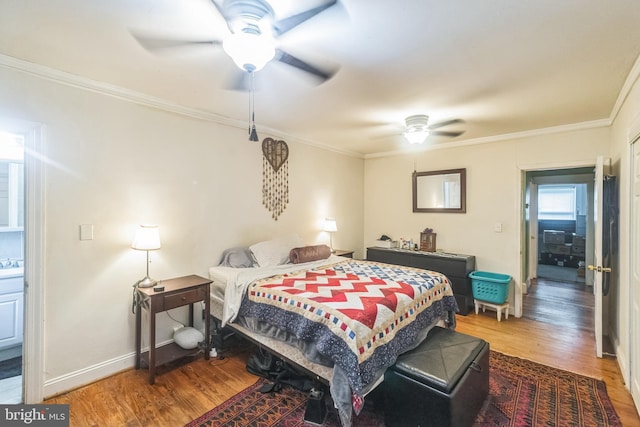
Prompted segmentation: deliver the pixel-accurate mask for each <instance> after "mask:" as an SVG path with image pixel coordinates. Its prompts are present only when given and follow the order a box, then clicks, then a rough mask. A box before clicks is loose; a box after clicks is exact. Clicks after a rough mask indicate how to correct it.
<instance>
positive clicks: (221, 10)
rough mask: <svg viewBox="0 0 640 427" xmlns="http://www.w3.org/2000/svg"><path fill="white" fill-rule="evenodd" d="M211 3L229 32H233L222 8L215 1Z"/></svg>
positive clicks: (212, 0)
mask: <svg viewBox="0 0 640 427" xmlns="http://www.w3.org/2000/svg"><path fill="white" fill-rule="evenodd" d="M211 3H213V6H214V7H215V8H216V10H217V11H218V13H219V14H220V16H221V17H222V19H224V20H225V22H226V23H227V27H228V28H229V31H231V32H233V30H232V29H231V23H230V22H229V17H228V16H226V15H225V14H224V9H223V8H222V6H220V5H219V4H218V2H216V1H215V0H211Z"/></svg>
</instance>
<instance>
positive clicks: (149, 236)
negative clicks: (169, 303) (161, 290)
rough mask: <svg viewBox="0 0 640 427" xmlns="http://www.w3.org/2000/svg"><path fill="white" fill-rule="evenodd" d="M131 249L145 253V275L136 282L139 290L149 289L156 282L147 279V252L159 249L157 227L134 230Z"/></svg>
mask: <svg viewBox="0 0 640 427" xmlns="http://www.w3.org/2000/svg"><path fill="white" fill-rule="evenodd" d="M131 247H132V248H133V249H136V250H138V251H147V275H146V276H145V277H144V279H141V280H140V281H139V282H138V286H139V287H141V288H149V287H151V286H153V285H155V284H156V281H155V280H153V279H152V278H150V277H149V251H156V250H158V249H160V231H159V230H158V226H157V225H140V227H138V229H137V230H136V235H135V237H134V238H133V243H131Z"/></svg>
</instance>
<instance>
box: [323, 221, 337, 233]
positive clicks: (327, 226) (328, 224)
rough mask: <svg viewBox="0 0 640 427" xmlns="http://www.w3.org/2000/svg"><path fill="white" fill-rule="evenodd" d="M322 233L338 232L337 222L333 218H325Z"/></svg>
mask: <svg viewBox="0 0 640 427" xmlns="http://www.w3.org/2000/svg"><path fill="white" fill-rule="evenodd" d="M322 231H328V232H330V233H333V232H335V231H338V225H337V224H336V220H335V219H333V218H325V219H324V223H323V225H322Z"/></svg>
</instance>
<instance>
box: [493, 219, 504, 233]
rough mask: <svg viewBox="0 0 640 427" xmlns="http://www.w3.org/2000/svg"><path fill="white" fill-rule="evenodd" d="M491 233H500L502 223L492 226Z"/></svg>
mask: <svg viewBox="0 0 640 427" xmlns="http://www.w3.org/2000/svg"><path fill="white" fill-rule="evenodd" d="M493 231H495V232H496V233H502V223H501V222H496V225H494V226H493Z"/></svg>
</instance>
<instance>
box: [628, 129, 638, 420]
mask: <svg viewBox="0 0 640 427" xmlns="http://www.w3.org/2000/svg"><path fill="white" fill-rule="evenodd" d="M631 157H632V159H633V164H632V166H633V167H632V170H631V176H632V181H631V197H632V198H631V221H630V226H631V238H630V242H629V243H630V245H629V247H630V254H629V260H637V259H638V258H639V257H640V136H636V137H635V139H634V140H633V141H632V145H631ZM630 269H631V274H630V276H631V277H630V282H631V283H630V290H631V304H630V310H631V313H630V331H629V338H630V342H629V348H630V350H629V353H630V359H631V363H630V366H631V368H630V369H631V372H630V378H631V380H630V381H629V383H630V389H631V396H632V397H633V401H634V402H635V404H636V408H640V263H638V262H631V263H630Z"/></svg>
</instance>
